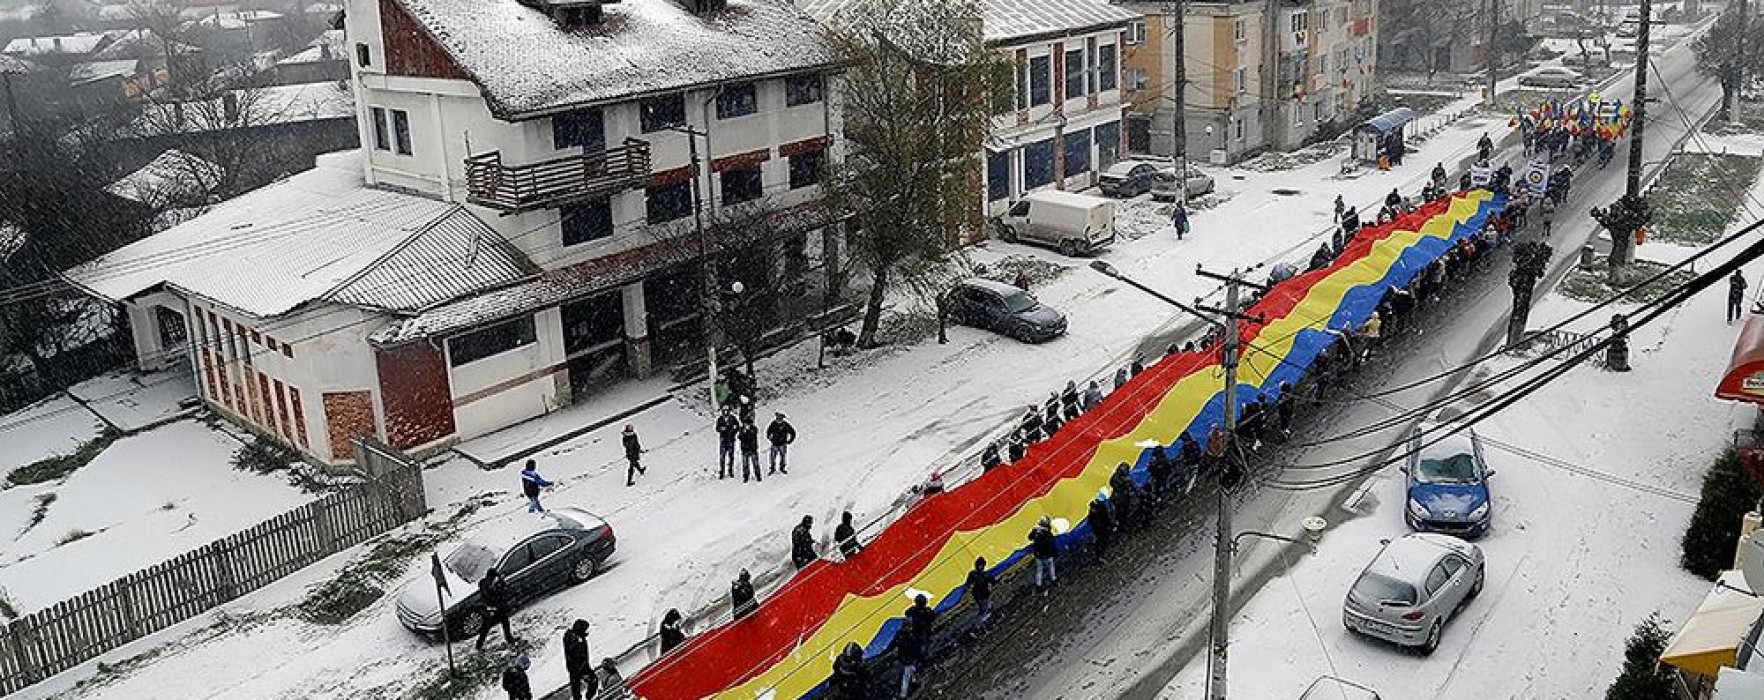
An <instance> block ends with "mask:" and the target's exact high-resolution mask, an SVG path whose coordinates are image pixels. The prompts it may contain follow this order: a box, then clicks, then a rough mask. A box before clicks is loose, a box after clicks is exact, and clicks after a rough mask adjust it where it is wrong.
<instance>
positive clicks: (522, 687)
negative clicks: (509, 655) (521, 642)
mask: <svg viewBox="0 0 1764 700" xmlns="http://www.w3.org/2000/svg"><path fill="white" fill-rule="evenodd" d="M531 664H532V662H531V661H529V660H527V655H526V654H524V653H522V654H515V657H514V658H513V659H511V660H509V662H508V667H507V668H504V669H502V690H503V692H506V693H508V700H533V684H532V683H531V682H530V681H528V680H527V667H528V666H529V665H531Z"/></svg>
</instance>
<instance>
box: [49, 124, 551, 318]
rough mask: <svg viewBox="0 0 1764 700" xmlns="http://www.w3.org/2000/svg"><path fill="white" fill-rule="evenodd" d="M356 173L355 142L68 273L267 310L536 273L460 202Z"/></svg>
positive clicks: (121, 291) (274, 312)
mask: <svg viewBox="0 0 1764 700" xmlns="http://www.w3.org/2000/svg"><path fill="white" fill-rule="evenodd" d="M361 172H362V170H361V152H360V151H345V152H342V153H332V154H327V155H323V156H320V157H319V161H318V167H317V168H314V169H312V170H308V171H306V172H304V173H301V174H299V175H295V176H293V177H291V178H288V179H286V180H283V181H281V182H278V183H275V184H272V185H269V186H267V187H264V188H262V189H258V190H254V191H252V192H249V193H246V194H244V195H241V196H239V197H237V198H235V199H232V200H229V201H227V202H224V203H222V204H220V205H218V206H216V207H214V208H213V209H211V210H209V211H208V212H207V213H205V214H203V215H201V216H198V217H196V218H194V219H191V220H190V221H187V222H184V223H182V224H179V225H177V226H174V227H172V228H170V229H168V230H166V231H164V232H162V233H158V234H155V235H152V236H149V237H147V238H145V239H142V240H140V241H137V242H135V243H132V244H130V245H128V246H125V247H123V248H121V249H120V250H117V251H115V252H113V253H110V254H107V255H105V256H103V257H100V258H98V259H97V260H94V261H92V262H90V263H86V264H84V265H81V266H79V267H77V268H74V269H72V270H69V271H68V272H67V278H68V280H69V281H71V282H73V283H75V284H77V285H80V286H81V287H84V288H85V289H87V290H89V291H90V292H91V293H93V294H94V295H96V296H99V297H102V298H105V299H109V300H112V301H121V300H125V299H129V298H131V297H134V296H136V295H139V294H142V293H144V292H147V291H151V290H153V289H155V288H158V287H160V286H167V287H171V288H175V289H178V290H182V291H184V292H186V293H190V294H195V295H199V296H201V297H204V298H207V299H211V300H213V301H215V302H217V303H220V304H223V305H226V306H229V307H232V308H234V309H237V310H238V311H241V312H244V313H246V314H250V315H253V316H256V317H259V318H270V317H275V316H280V315H283V314H287V313H289V312H291V311H294V310H296V309H299V308H300V307H302V306H303V305H306V304H308V303H311V302H315V301H324V302H332V303H339V304H350V305H355V306H362V307H367V308H373V309H387V310H396V311H417V310H420V309H423V308H425V307H428V306H432V305H435V304H438V303H441V302H445V301H447V300H450V299H454V298H457V297H460V296H463V295H467V294H471V293H474V292H479V291H482V290H485V289H489V288H491V287H496V286H501V285H506V284H509V283H512V282H515V281H518V280H520V279H522V278H525V277H527V276H528V275H529V274H530V273H531V271H532V264H531V263H530V262H529V261H527V260H526V258H524V257H523V256H521V255H520V254H519V253H518V252H516V251H514V249H513V248H512V246H510V245H509V244H508V242H507V241H506V240H504V239H503V238H502V237H501V236H499V235H497V234H496V232H495V231H494V230H492V229H491V228H490V227H489V226H486V225H485V224H484V222H482V221H480V220H479V219H478V218H477V217H476V216H474V215H472V213H471V212H469V211H466V210H465V209H464V208H463V207H461V206H460V205H458V204H452V203H448V202H442V201H438V200H434V199H428V198H426V197H420V196H417V195H413V194H405V193H401V192H394V191H391V190H382V189H375V188H370V187H367V186H366V185H364V184H363V182H362V174H361ZM174 253H175V254H174Z"/></svg>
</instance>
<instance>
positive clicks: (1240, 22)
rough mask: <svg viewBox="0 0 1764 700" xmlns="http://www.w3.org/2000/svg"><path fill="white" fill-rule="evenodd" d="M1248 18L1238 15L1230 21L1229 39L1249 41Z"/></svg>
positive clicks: (1241, 41) (1240, 41)
mask: <svg viewBox="0 0 1764 700" xmlns="http://www.w3.org/2000/svg"><path fill="white" fill-rule="evenodd" d="M1248 27H1249V20H1248V19H1245V18H1243V17H1238V18H1237V19H1236V20H1234V21H1233V22H1232V23H1231V39H1232V40H1233V41H1236V42H1237V43H1239V44H1241V43H1244V42H1246V41H1249V31H1248Z"/></svg>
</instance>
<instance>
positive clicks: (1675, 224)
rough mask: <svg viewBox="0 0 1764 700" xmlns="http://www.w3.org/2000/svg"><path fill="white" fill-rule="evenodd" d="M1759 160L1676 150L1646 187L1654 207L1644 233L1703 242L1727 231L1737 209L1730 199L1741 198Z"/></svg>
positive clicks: (1690, 242)
mask: <svg viewBox="0 0 1764 700" xmlns="http://www.w3.org/2000/svg"><path fill="white" fill-rule="evenodd" d="M1760 166H1764V159H1760V158H1756V157H1751V156H1738V155H1731V154H1715V153H1681V154H1678V155H1676V156H1673V157H1672V160H1671V162H1669V163H1667V164H1666V171H1665V172H1664V173H1662V174H1661V175H1660V180H1659V182H1657V183H1655V185H1654V188H1653V189H1652V190H1650V191H1649V192H1648V204H1650V205H1652V206H1653V208H1654V225H1653V227H1652V230H1651V231H1650V232H1649V233H1650V236H1649V237H1650V238H1652V239H1656V240H1661V241H1670V242H1673V243H1683V244H1686V245H1704V244H1708V243H1713V242H1715V240H1716V239H1718V238H1720V237H1721V234H1723V233H1726V232H1727V225H1728V223H1730V222H1732V221H1733V218H1734V215H1735V214H1737V213H1738V210H1737V209H1736V208H1735V207H1734V205H1733V202H1734V201H1735V200H1736V198H1744V196H1745V193H1746V192H1747V191H1749V190H1750V189H1751V188H1752V181H1753V180H1755V179H1757V177H1758V170H1759V168H1760Z"/></svg>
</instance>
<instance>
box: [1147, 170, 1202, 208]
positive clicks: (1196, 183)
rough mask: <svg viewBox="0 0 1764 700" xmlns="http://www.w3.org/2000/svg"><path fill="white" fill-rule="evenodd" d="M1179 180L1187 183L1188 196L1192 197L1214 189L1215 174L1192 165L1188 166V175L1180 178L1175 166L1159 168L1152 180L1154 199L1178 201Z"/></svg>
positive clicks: (1152, 196) (1152, 195)
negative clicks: (1204, 171) (1212, 174)
mask: <svg viewBox="0 0 1764 700" xmlns="http://www.w3.org/2000/svg"><path fill="white" fill-rule="evenodd" d="M1178 181H1181V182H1180V184H1185V185H1187V187H1188V196H1189V197H1190V198H1194V197H1199V196H1201V195H1203V194H1208V193H1210V192H1212V191H1213V176H1211V175H1208V174H1206V173H1203V172H1201V171H1199V170H1196V169H1194V168H1193V167H1190V168H1188V177H1187V178H1179V177H1177V176H1176V169H1175V168H1173V167H1172V168H1165V169H1163V170H1159V171H1158V174H1157V177H1156V178H1154V179H1153V181H1152V187H1151V198H1152V200H1153V201H1158V202H1174V201H1176V200H1177V199H1178V194H1177V193H1178V192H1180V191H1181V190H1178V189H1177V187H1178V186H1179V182H1178Z"/></svg>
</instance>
